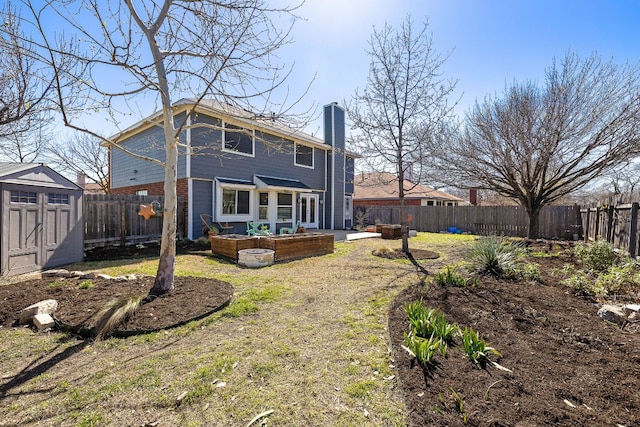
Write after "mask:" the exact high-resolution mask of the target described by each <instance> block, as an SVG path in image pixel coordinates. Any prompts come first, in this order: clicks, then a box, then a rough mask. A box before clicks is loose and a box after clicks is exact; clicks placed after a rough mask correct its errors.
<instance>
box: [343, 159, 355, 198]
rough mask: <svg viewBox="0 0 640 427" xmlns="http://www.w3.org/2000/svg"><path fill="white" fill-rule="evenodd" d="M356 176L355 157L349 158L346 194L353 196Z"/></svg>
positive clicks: (347, 162)
mask: <svg viewBox="0 0 640 427" xmlns="http://www.w3.org/2000/svg"><path fill="white" fill-rule="evenodd" d="M354 174H355V159H354V158H353V157H347V159H346V170H345V174H344V176H345V183H344V192H345V193H346V194H353V192H354V185H353V180H354Z"/></svg>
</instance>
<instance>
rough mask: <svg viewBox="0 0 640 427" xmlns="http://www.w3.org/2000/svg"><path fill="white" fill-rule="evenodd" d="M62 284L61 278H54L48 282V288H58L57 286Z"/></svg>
mask: <svg viewBox="0 0 640 427" xmlns="http://www.w3.org/2000/svg"><path fill="white" fill-rule="evenodd" d="M62 285H64V281H62V280H54V281H53V282H51V283H49V288H51V289H55V288H58V287H60V286H62Z"/></svg>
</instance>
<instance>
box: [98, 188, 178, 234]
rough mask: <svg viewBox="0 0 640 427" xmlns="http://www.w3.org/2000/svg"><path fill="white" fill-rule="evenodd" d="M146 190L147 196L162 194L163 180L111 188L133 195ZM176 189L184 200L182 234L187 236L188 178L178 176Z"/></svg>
mask: <svg viewBox="0 0 640 427" xmlns="http://www.w3.org/2000/svg"><path fill="white" fill-rule="evenodd" d="M142 190H147V194H148V195H149V196H164V182H153V183H150V184H139V185H131V186H129V187H119V188H111V189H110V193H111V194H131V195H135V194H136V192H137V191H142ZM176 190H177V194H178V198H181V199H182V200H183V201H184V212H183V214H184V218H185V222H184V230H182V233H183V234H182V235H183V236H187V230H189V216H188V212H189V180H188V179H187V178H179V179H178V181H177V182H176Z"/></svg>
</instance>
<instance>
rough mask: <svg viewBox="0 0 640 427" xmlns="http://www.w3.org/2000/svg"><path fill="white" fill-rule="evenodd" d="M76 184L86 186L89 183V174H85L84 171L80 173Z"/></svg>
mask: <svg viewBox="0 0 640 427" xmlns="http://www.w3.org/2000/svg"><path fill="white" fill-rule="evenodd" d="M76 184H78V186H79V187H82V188H84V187H85V185H87V175H85V174H83V173H82V172H81V173H79V174H78V178H77V180H76Z"/></svg>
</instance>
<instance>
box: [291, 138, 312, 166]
mask: <svg viewBox="0 0 640 427" xmlns="http://www.w3.org/2000/svg"><path fill="white" fill-rule="evenodd" d="M295 151H296V153H295V158H296V161H295V164H296V166H304V167H307V168H313V147H309V146H307V145H302V144H298V143H296V144H295Z"/></svg>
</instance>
